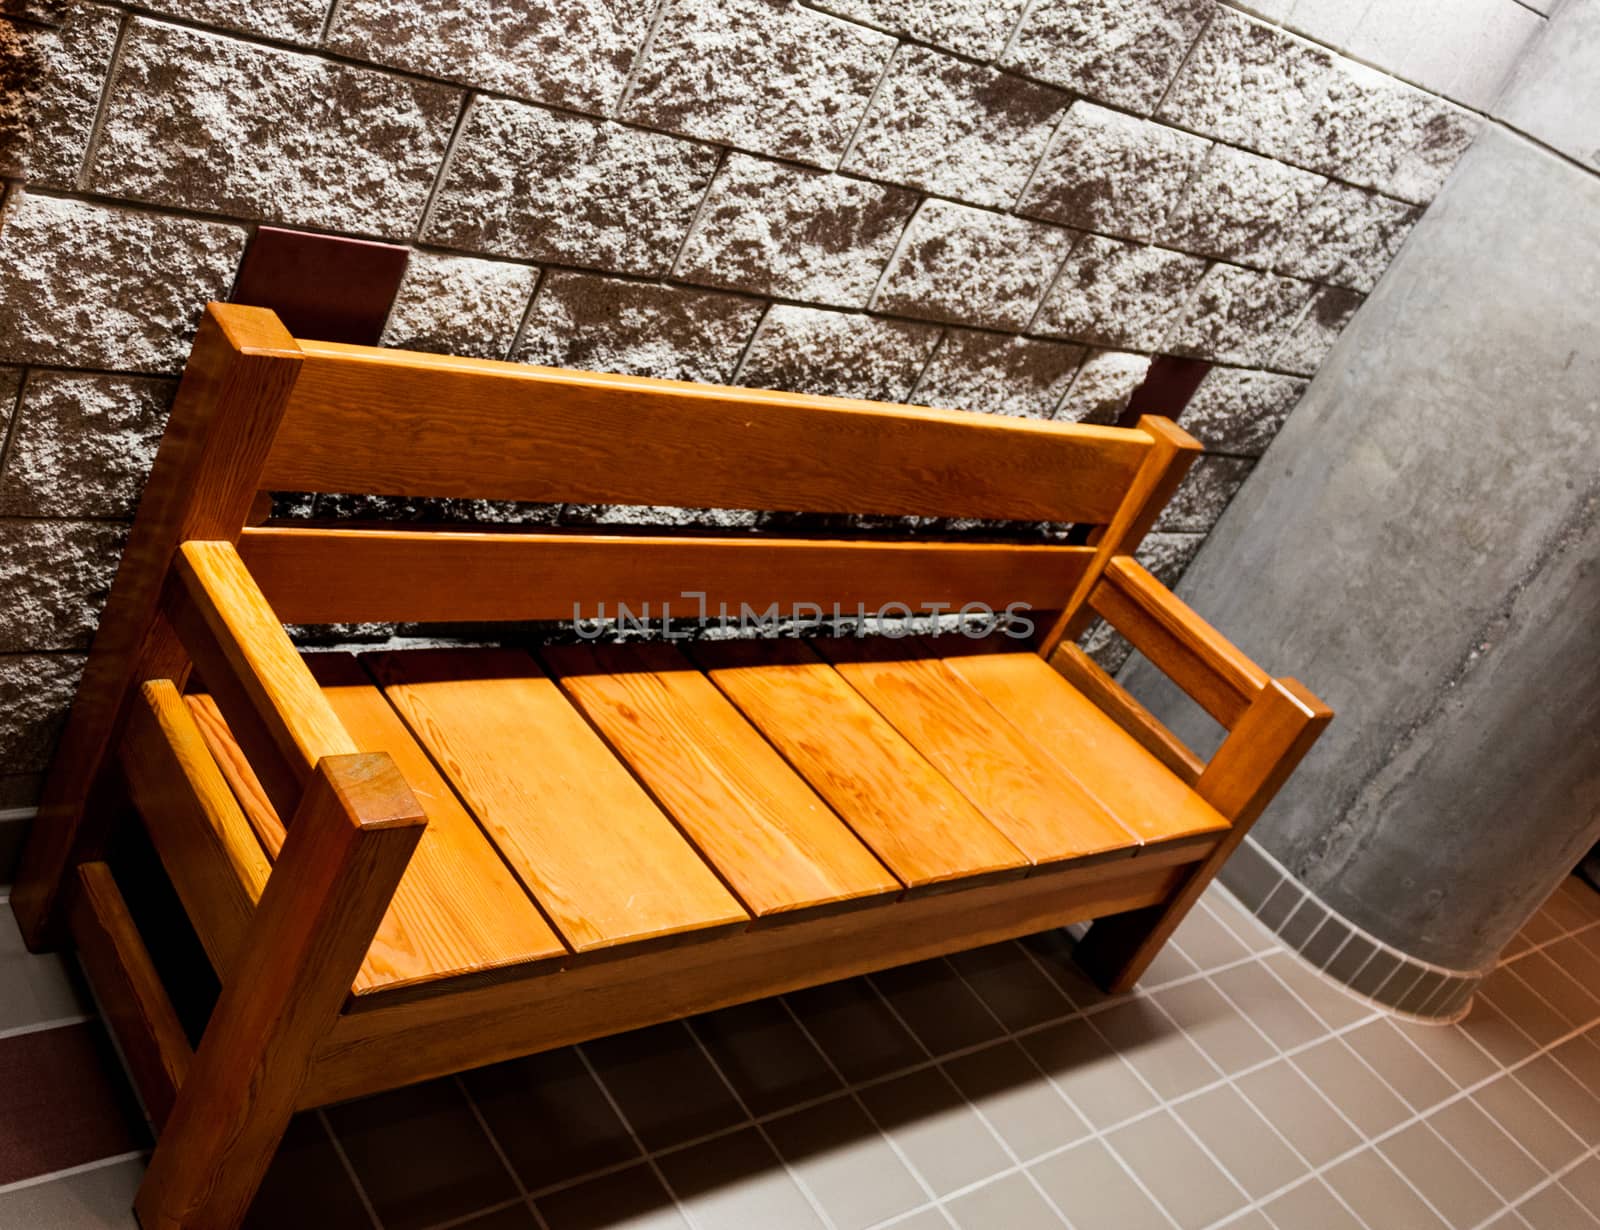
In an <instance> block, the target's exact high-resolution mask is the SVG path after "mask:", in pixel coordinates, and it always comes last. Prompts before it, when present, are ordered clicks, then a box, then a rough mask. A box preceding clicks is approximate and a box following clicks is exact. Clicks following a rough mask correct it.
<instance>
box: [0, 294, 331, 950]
mask: <svg viewBox="0 0 1600 1230" xmlns="http://www.w3.org/2000/svg"><path fill="white" fill-rule="evenodd" d="M299 370H300V349H299V347H298V345H297V344H296V342H295V340H294V339H293V338H292V337H290V336H289V333H288V330H286V329H285V328H284V327H283V326H282V325H281V324H279V323H278V318H277V317H276V316H274V315H273V314H272V313H271V312H269V311H266V310H264V309H262V308H248V307H239V306H236V305H232V304H222V303H212V304H208V305H207V307H206V314H205V317H204V318H203V319H202V321H201V322H200V330H199V332H198V334H197V335H196V336H195V340H194V346H193V349H192V350H191V351H190V354H189V362H188V365H187V366H186V367H185V368H184V372H183V381H182V383H181V384H180V385H179V386H178V394H177V398H176V400H175V401H174V402H173V405H172V413H171V415H170V416H169V417H168V420H167V429H166V434H165V435H163V436H162V438H161V447H160V449H159V450H158V452H157V454H156V460H155V465H154V467H153V468H152V470H151V472H150V478H149V481H148V482H146V484H145V488H144V495H143V497H142V498H141V499H140V501H139V511H138V515H137V516H136V517H135V518H134V523H133V529H132V531H131V532H130V533H129V535H128V542H127V545H126V547H124V548H123V552H122V562H121V564H120V565H119V566H118V568H117V578H116V582H115V583H114V584H113V585H112V587H111V595H110V597H109V598H108V599H107V601H106V605H105V609H104V611H102V612H101V616H100V625H99V629H98V631H96V633H95V638H94V644H93V647H92V648H91V651H90V654H89V662H88V665H87V666H86V667H85V669H84V675H83V680H82V682H81V683H80V684H79V685H78V692H77V696H76V698H75V699H74V700H73V702H72V712H71V714H70V715H69V717H68V719H67V724H66V727H65V729H64V730H63V732H62V736H61V741H60V743H59V744H58V745H57V748H56V752H55V755H54V757H53V758H52V760H51V768H50V771H49V773H48V774H47V775H46V778H45V784H44V792H43V795H42V797H41V799H40V803H39V815H38V818H37V819H36V820H35V821H34V823H33V825H32V827H31V828H30V830H29V834H28V844H27V846H26V847H25V848H24V851H23V856H22V862H21V865H20V866H19V867H18V869H17V881H16V884H15V885H14V886H13V888H12V892H11V908H12V910H13V911H14V912H15V914H16V916H17V923H18V925H19V926H20V927H21V929H22V935H23V938H24V939H25V940H26V941H27V943H28V945H29V947H31V948H39V947H41V946H43V945H46V944H48V943H50V942H52V940H53V939H56V938H59V937H60V934H61V928H60V925H59V924H60V923H61V922H62V919H61V917H60V913H59V911H58V909H57V900H58V897H59V891H60V888H61V885H62V883H63V879H64V877H65V876H66V874H67V873H68V871H69V869H70V866H71V864H72V863H73V862H75V861H80V860H82V859H86V858H94V857H97V852H98V849H99V845H100V842H101V839H102V828H103V822H102V821H101V820H100V819H91V820H90V822H89V824H88V826H87V828H85V827H84V823H85V804H86V801H87V800H88V798H89V794H90V791H91V789H92V787H93V784H94V781H95V779H96V778H97V777H98V775H99V774H100V773H101V771H102V768H103V766H104V765H105V763H106V762H107V761H108V760H109V758H110V757H112V756H113V755H114V754H115V751H116V744H117V739H118V738H119V736H120V733H121V729H122V723H123V721H124V720H125V718H126V714H127V713H128V707H129V706H130V705H131V704H132V703H133V700H134V698H135V691H136V689H137V686H138V685H139V684H140V683H142V682H143V681H144V680H146V679H174V680H177V681H179V682H182V680H183V679H184V677H185V674H186V672H187V670H188V660H187V658H186V657H185V656H184V653H183V649H182V647H181V646H180V645H179V644H178V641H177V638H176V637H175V636H174V635H173V633H172V631H171V629H170V628H169V627H167V626H166V625H165V624H164V623H163V622H162V621H161V620H160V619H158V617H157V611H158V606H159V602H160V597H161V589H162V583H163V580H164V578H165V576H166V572H167V566H168V563H169V561H170V560H171V558H172V553H173V552H174V551H175V550H177V547H178V544H179V543H180V542H183V541H184V540H185V539H190V538H202V539H227V540H231V539H233V538H235V537H237V536H238V533H239V530H240V528H241V527H242V526H243V525H244V523H245V520H246V518H247V517H248V515H249V510H250V504H251V501H252V500H253V499H254V497H255V493H256V491H257V490H258V489H259V488H260V487H261V485H262V484H261V482H260V477H261V467H262V464H263V462H264V461H265V459H266V456H267V452H268V449H269V448H270V447H271V444H272V439H273V436H274V435H275V434H276V433H277V430H278V424H279V419H280V416H281V415H282V413H283V410H284V407H285V406H286V405H287V404H288V399H289V393H290V390H291V389H293V387H294V383H295V380H296V378H297V377H298V375H299Z"/></svg>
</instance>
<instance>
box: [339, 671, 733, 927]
mask: <svg viewBox="0 0 1600 1230" xmlns="http://www.w3.org/2000/svg"><path fill="white" fill-rule="evenodd" d="M363 660H364V661H366V662H367V663H368V664H369V665H370V666H371V668H372V670H373V671H374V673H375V674H376V676H377V678H378V679H379V680H380V682H382V684H383V685H384V690H385V693H386V694H387V696H388V697H389V700H390V702H391V703H392V704H393V705H394V706H395V708H396V709H397V710H399V712H400V714H401V716H402V717H404V718H405V720H406V724H407V725H408V726H409V727H410V728H411V731H412V733H413V734H414V735H416V737H417V739H418V741H419V742H420V743H421V744H422V745H423V746H424V747H425V748H426V749H427V750H428V752H429V754H430V755H431V756H432V757H433V759H434V761H435V762H436V763H437V764H438V765H439V767H440V769H441V770H442V771H443V773H444V774H445V776H446V777H447V778H448V779H449V780H450V782H451V784H452V785H453V786H454V787H455V788H456V790H457V791H458V792H459V793H460V795H461V797H462V798H463V799H464V800H465V801H466V803H467V805H468V806H469V807H470V808H471V809H472V812H473V814H474V815H476V816H477V818H478V821H479V823H481V824H482V825H483V827H484V829H485V831H486V832H488V834H489V835H490V836H491V837H492V838H493V840H494V842H495V844H496V846H498V847H499V850H500V853H501V854H502V855H503V856H504V857H505V859H506V861H507V862H508V863H509V864H510V865H511V867H512V869H513V870H514V871H515V872H516V873H517V875H518V877H519V878H520V879H521V880H522V883H523V885H524V886H525V887H526V888H527V889H528V890H529V892H530V893H532V895H533V897H534V899H535V900H536V901H537V902H538V903H539V905H540V906H541V907H542V908H543V910H544V912H545V914H546V915H547V916H548V917H549V918H550V920H551V921H552V922H553V923H554V924H555V927H556V929H557V930H558V931H559V932H560V934H561V936H562V938H563V939H565V940H566V942H567V943H568V945H569V946H571V947H572V948H573V949H574V950H575V951H577V952H586V951H590V950H593V949H596V948H604V947H610V946H612V945H616V944H625V943H628V942H629V941H634V940H645V939H651V938H659V937H661V936H666V935H673V934H677V933H681V932H686V931H693V930H697V929H701V928H708V927H725V926H731V925H738V924H744V923H745V922H747V921H748V915H747V914H746V913H745V911H744V910H743V908H741V907H740V905H739V903H738V902H737V901H736V900H735V899H734V898H733V897H732V896H731V895H730V894H729V892H728V890H727V889H726V888H724V887H723V885H722V884H721V882H719V881H718V879H717V877H716V876H715V875H714V874H713V873H712V872H711V870H710V869H709V868H708V867H707V866H706V865H705V863H704V862H702V861H701V859H700V856H699V855H698V854H696V853H695V851H694V849H693V848H692V847H691V846H690V845H689V844H688V842H686V841H685V840H684V838H683V836H682V834H680V833H679V832H678V830H677V828H676V827H675V826H674V825H673V823H672V821H671V820H669V819H668V818H667V817H666V816H665V815H664V814H663V813H662V812H661V810H660V809H659V808H658V807H657V806H656V805H655V803H653V802H652V801H651V800H650V797H649V796H648V795H647V794H646V793H645V792H644V790H643V788H642V787H640V785H639V784H638V783H637V782H636V781H634V779H633V778H632V777H631V776H630V775H629V773H628V771H627V769H625V768H624V767H623V766H622V765H621V764H620V763H618V761H617V759H616V757H615V756H613V755H612V753H611V751H610V749H608V748H607V747H606V745H605V744H604V743H603V742H602V741H601V739H600V737H599V736H598V735H597V734H595V732H594V731H593V730H592V729H590V727H589V725H588V724H587V723H586V722H585V721H584V719H583V717H582V716H581V715H580V714H579V713H578V712H577V710H576V709H574V708H573V707H572V705H571V703H570V702H568V701H567V699H566V698H565V697H564V696H562V695H561V691H560V689H559V688H557V687H556V685H555V683H554V682H552V681H551V680H550V679H549V678H548V677H546V676H545V674H544V672H543V671H542V670H541V669H540V668H539V666H538V664H537V663H536V662H535V661H534V660H533V658H532V657H531V656H530V655H528V654H526V653H522V652H520V651H515V650H420V651H413V652H405V653H388V654H384V653H380V654H373V655H369V656H367V657H365V658H364V659H363Z"/></svg>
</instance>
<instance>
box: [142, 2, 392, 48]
mask: <svg viewBox="0 0 1600 1230" xmlns="http://www.w3.org/2000/svg"><path fill="white" fill-rule="evenodd" d="M140 7H141V8H146V9H150V10H152V11H153V12H157V13H164V14H166V15H167V16H170V17H181V18H184V19H185V20H187V21H192V22H194V23H195V24H196V25H201V26H214V27H218V28H220V29H223V30H243V31H244V32H245V33H247V34H261V35H265V36H266V37H267V38H275V39H281V40H283V41H284V42H286V43H314V42H316V41H317V39H318V38H320V37H321V35H322V19H323V17H324V15H325V14H326V13H327V11H328V0H147V2H146V3H144V4H142V5H141V6H140ZM396 7H399V6H396ZM364 58H370V57H364Z"/></svg>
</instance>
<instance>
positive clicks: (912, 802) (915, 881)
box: [186, 636, 1228, 996]
mask: <svg viewBox="0 0 1600 1230" xmlns="http://www.w3.org/2000/svg"><path fill="white" fill-rule="evenodd" d="M305 661H306V663H307V664H308V666H309V667H310V669H311V673H312V675H313V676H314V677H315V678H316V680H317V681H318V683H319V684H320V685H321V687H322V689H323V694H324V696H326V698H327V699H328V701H329V703H330V705H331V706H332V708H333V710H334V712H335V713H336V714H338V716H339V717H340V718H341V720H342V721H343V722H344V724H345V726H346V727H347V728H348V729H349V730H350V732H351V734H352V735H353V737H354V738H355V739H356V741H357V743H358V745H359V746H360V748H361V750H362V751H367V752H379V751H381V752H387V753H388V754H389V755H390V756H392V757H393V758H394V760H395V762H396V764H397V765H398V766H399V767H400V770H401V772H402V773H403V774H404V775H405V777H406V779H407V781H408V783H409V784H410V786H411V788H412V790H413V791H414V792H415V794H416V796H417V798H418V800H419V801H420V802H421V804H422V807H423V809H424V811H425V812H426V813H427V817H428V821H429V824H428V828H427V830H426V832H425V834H424V836H423V838H422V840H421V842H420V844H419V845H418V848H417V851H416V853H415V854H414V855H413V857H412V860H411V863H410V865H409V866H408V867H407V869H406V872H405V874H404V876H403V877H402V879H401V882H400V886H399V889H398V891H397V892H396V894H395V897H394V900H393V902H392V903H391V905H390V907H389V911H388V914H387V915H386V917H385V918H384V921H383V923H382V924H381V925H380V927H379V929H378V932H377V936H376V938H375V940H374V942H373V944H372V946H371V948H370V949H369V951H368V953H367V957H366V960H365V961H364V963H363V965H362V968H361V972H360V974H359V975H358V978H357V980H356V984H355V986H354V988H353V990H354V993H355V994H356V995H357V996H373V995H381V994H382V993H383V992H385V991H396V990H400V989H402V988H416V987H418V986H419V985H421V984H428V983H436V982H439V981H441V980H445V979H451V978H457V977H461V976H470V975H477V974H485V973H491V972H496V971H506V970H507V969H508V968H509V967H513V966H526V967H537V968H538V969H541V970H544V971H548V970H553V969H556V968H559V967H560V966H561V965H563V964H567V963H569V962H571V961H573V960H574V959H577V960H581V959H582V958H583V957H584V956H585V955H586V954H594V953H597V952H600V951H601V950H610V949H620V948H623V947H626V946H630V945H639V944H649V943H659V942H663V941H669V940H673V939H681V938H700V937H705V936H709V935H710V934H713V933H716V932H721V931H726V930H729V929H742V928H747V927H762V926H775V925H782V924H784V923H786V922H793V921H797V920H800V919H805V918H810V917H815V916H817V915H820V914H825V913H829V912H834V911H843V910H850V909H869V908H870V909H893V908H894V907H895V905H896V903H897V902H899V901H901V900H902V899H907V898H914V897H917V896H921V895H926V894H931V893H944V892H955V891H960V890H963V889H970V888H975V887H978V886H980V885H985V884H991V883H994V882H996V881H1000V880H1005V879H1011V878H1021V877H1023V876H1028V875H1044V874H1049V873H1050V872H1052V871H1057V870H1063V869H1066V868H1071V867H1079V866H1084V865H1087V864H1090V863H1094V862H1103V861H1110V860H1115V859H1139V858H1143V857H1146V856H1148V855H1150V854H1152V853H1155V852H1172V851H1175V850H1177V849H1179V848H1188V847H1194V848H1193V849H1192V850H1191V851H1190V853H1189V854H1188V855H1187V856H1186V857H1189V858H1192V859H1194V860H1199V859H1200V858H1202V857H1203V856H1204V853H1205V850H1206V848H1208V847H1209V846H1210V845H1212V844H1214V843H1215V840H1216V838H1217V836H1218V835H1219V834H1220V833H1221V832H1223V831H1225V830H1226V829H1227V828H1228V822H1227V821H1226V820H1225V819H1224V818H1223V817H1222V816H1221V815H1220V814H1219V813H1218V812H1217V811H1216V809H1215V808H1213V807H1212V806H1211V805H1210V804H1209V803H1207V802H1206V801H1205V800H1204V799H1202V798H1201V797H1200V796H1199V795H1198V794H1196V793H1195V791H1194V790H1193V789H1192V788H1191V787H1190V786H1189V785H1187V784H1186V783H1184V782H1183V781H1181V780H1180V779H1179V778H1178V777H1177V776H1176V775H1175V774H1174V773H1173V772H1172V771H1171V770H1169V769H1168V768H1167V767H1166V766H1165V765H1163V764H1162V763H1161V762H1160V761H1159V760H1157V759H1156V757H1155V756H1153V755H1152V754H1151V753H1150V752H1149V751H1147V750H1146V749H1145V748H1144V747H1143V746H1141V745H1140V744H1139V743H1138V742H1137V741H1136V740H1135V739H1133V737H1132V736H1131V735H1129V734H1128V733H1127V732H1126V731H1125V730H1124V729H1123V728H1122V727H1120V726H1118V725H1117V724H1116V723H1115V722H1114V721H1112V720H1111V719H1110V718H1109V717H1107V716H1106V715H1105V714H1104V713H1103V712H1102V711H1101V710H1100V709H1099V708H1098V707H1097V706H1096V705H1095V704H1094V703H1093V702H1092V701H1090V700H1089V699H1088V698H1087V697H1085V696H1084V695H1083V694H1082V693H1081V692H1080V691H1078V689H1077V688H1075V687H1074V686H1073V685H1072V684H1071V683H1069V682H1068V681H1067V680H1066V679H1065V678H1064V677H1063V676H1062V675H1061V674H1059V673H1058V672H1057V671H1055V670H1054V669H1052V668H1051V667H1050V666H1049V665H1048V664H1047V663H1045V661H1044V660H1043V659H1042V658H1040V657H1039V656H1038V654H1036V653H1033V652H1030V651H1027V650H1025V649H1019V648H1017V647H1016V645H1015V643H1014V642H1009V641H1005V640H1003V639H1000V640H998V641H985V642H973V641H969V640H966V639H965V638H962V637H958V636H947V637H941V638H936V639H924V638H906V639H904V640H889V639H887V638H874V639H873V640H870V641H856V640H824V641H801V640H782V641H703V642H699V643H697V644H695V645H694V646H692V647H689V648H687V649H686V648H683V647H680V646H679V645H676V644H668V643H662V642H654V643H635V644H604V645H599V644H577V645H565V646H555V647H550V648H546V649H543V650H540V651H538V652H537V654H535V653H530V652H527V651H523V650H514V649H421V650H402V651H395V652H384V653H374V654H365V655H362V656H361V657H360V658H359V659H358V658H357V657H356V656H354V655H352V654H348V653H310V654H307V655H305ZM186 704H187V706H188V708H189V710H190V713H191V715H192V716H193V718H194V719H195V721H196V725H197V726H198V728H199V730H200V731H201V733H202V736H203V737H204V739H205V741H206V743H207V745H208V746H209V748H210V750H211V753H212V755H213V756H214V757H215V758H216V760H217V762H218V764H219V765H220V766H221V767H222V770H223V774H224V776H225V777H226V778H227V779H228V784H229V786H230V787H231V789H232V791H233V794H234V796H235V798H236V800H237V801H238V803H239V805H240V807H241V809H242V811H243V813H244V815H245V817H246V818H247V819H248V821H249V831H248V832H240V833H239V834H238V836H239V838H240V839H241V840H243V841H246V842H249V841H250V840H251V839H252V837H253V840H254V842H256V843H259V849H256V848H251V849H247V850H245V851H242V852H235V853H234V855H233V857H232V859H231V861H232V863H233V864H234V865H236V866H237V865H241V864H245V863H253V862H255V861H258V860H259V858H260V856H262V855H264V856H265V860H266V861H267V862H270V861H272V860H273V859H275V858H276V857H277V854H278V851H279V850H280V849H281V847H282V845H283V840H284V825H283V822H282V820H281V819H280V818H279V816H278V814H277V812H276V811H275V810H274V809H273V807H272V804H271V802H270V801H269V800H268V798H267V795H266V793H265V791H264V790H263V789H262V788H261V784H260V782H259V781H257V780H256V778H255V775H254V773H253V771H252V770H251V768H250V765H249V762H248V760H247V758H246V757H245V755H244V753H243V752H242V751H241V750H240V748H239V746H238V744H237V743H236V742H235V741H234V739H233V737H232V735H231V733H230V732H229V730H228V728H227V725H226V723H225V721H224V720H223V718H222V715H221V713H220V712H219V710H218V709H217V706H216V704H215V703H214V702H213V700H212V698H211V697H210V696H208V695H205V694H203V693H195V694H192V695H190V696H188V697H187V698H186ZM249 890H250V891H254V892H255V893H257V894H258V893H259V886H258V885H255V884H252V885H250V886H249ZM611 955H616V954H611ZM529 972H533V968H530V970H529Z"/></svg>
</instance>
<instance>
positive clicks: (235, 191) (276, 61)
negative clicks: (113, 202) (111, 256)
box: [90, 18, 461, 237]
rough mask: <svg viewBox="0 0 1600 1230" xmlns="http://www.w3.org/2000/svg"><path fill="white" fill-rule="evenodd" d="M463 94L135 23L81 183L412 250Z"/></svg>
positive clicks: (319, 60)
mask: <svg viewBox="0 0 1600 1230" xmlns="http://www.w3.org/2000/svg"><path fill="white" fill-rule="evenodd" d="M460 102H461V94H460V91H458V90H453V89H449V88H447V87H445V86H439V85H432V84H429V83H426V82H420V81H412V80H408V79H406V78H402V77H395V76H391V75H390V74H388V73H381V72H376V71H373V70H371V69H364V68H352V67H349V66H347V65H343V64H337V63H335V62H333V61H331V60H325V59H323V58H321V57H319V56H309V55H299V54H297V53H295V52H290V51H280V50H277V49H274V48H269V47H262V46H259V45H257V44H254V43H246V42H242V41H240V40H238V39H231V38H224V37H221V36H218V35H214V34H202V33H198V32H196V31H194V30H187V29H180V28H178V27H176V26H169V25H164V24H161V23H159V22H151V21H146V20H144V19H142V18H141V19H139V20H137V21H135V22H134V24H133V27H132V28H131V30H130V31H129V33H128V36H127V39H126V40H125V42H124V45H123V49H122V54H121V57H120V60H119V63H118V67H117V72H116V79H115V80H114V81H113V82H112V85H111V88H110V91H109V94H108V96H107V101H106V107H105V120H104V126H103V128H102V130H101V135H100V141H99V144H98V146H97V148H96V150H95V154H94V165H93V167H92V169H91V179H90V182H91V184H92V185H93V186H94V188H95V189H97V190H98V191H101V192H107V193H112V194H115V195H118V196H125V197H132V198H134V199H137V200H144V201H153V202H156V203H159V204H163V205H178V206H182V207H184V208H186V209H198V210H205V211H208V212H215V213H222V214H234V215H238V216H240V217H246V218H260V219H262V220H270V221H274V222H287V223H295V224H302V225H305V224H309V225H314V226H326V227H330V228H333V229H335V230H341V231H351V232H354V233H357V234H365V235H372V234H376V235H384V236H390V237H409V236H410V235H411V233H412V232H413V231H414V230H415V229H416V225H417V223H418V221H419V220H420V219H421V217H422V207H423V204H424V203H425V202H426V200H427V196H428V192H429V190H430V189H431V188H432V186H433V180H434V175H435V173H436V172H437V170H438V168H439V163H440V161H441V159H443V157H444V151H445V145H446V143H447V142H448V141H449V139H450V130H451V126H452V125H453V124H454V123H455V119H456V113H457V109H458V108H459V106H460Z"/></svg>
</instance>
